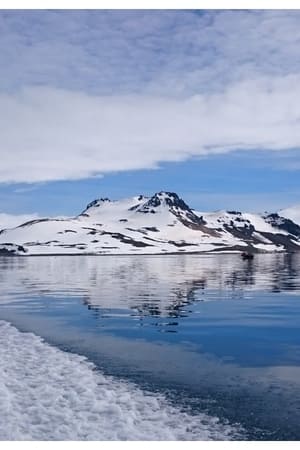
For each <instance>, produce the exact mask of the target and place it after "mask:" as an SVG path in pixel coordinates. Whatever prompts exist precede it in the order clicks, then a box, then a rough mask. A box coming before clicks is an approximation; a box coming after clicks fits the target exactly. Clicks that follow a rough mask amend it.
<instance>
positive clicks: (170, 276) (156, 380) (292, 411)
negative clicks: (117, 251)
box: [0, 254, 300, 440]
mask: <svg viewBox="0 0 300 450" xmlns="http://www.w3.org/2000/svg"><path fill="white" fill-rule="evenodd" d="M0 292H1V298H0V319H4V320H8V321H10V322H11V323H12V324H13V325H15V326H17V327H18V328H19V329H21V330H24V331H32V332H34V333H36V334H38V335H40V336H42V337H44V338H45V339H46V340H47V341H48V342H51V343H52V344H55V345H57V346H59V347H60V348H62V349H64V350H69V351H73V352H76V353H80V354H84V355H86V356H88V357H89V358H90V359H91V360H92V361H94V362H95V364H96V365H97V366H98V367H99V368H100V369H101V370H102V371H103V372H105V373H106V374H110V375H114V376H117V377H119V378H121V379H128V380H131V381H134V382H136V383H137V384H138V385H140V386H141V387H142V388H147V389H148V390H149V389H150V390H152V391H154V392H156V391H157V392H158V391H159V392H163V393H164V394H165V395H167V396H168V398H169V399H170V401H172V402H174V403H176V405H179V406H180V407H182V408H186V409H189V410H190V411H195V412H196V411H205V412H208V413H209V414H213V415H217V416H218V417H220V418H221V420H224V421H229V422H230V423H240V424H241V425H242V426H243V428H244V429H245V438H246V439H268V440H275V439H289V440H295V439H296V440H299V439H300V427H299V423H300V332H299V329H300V255H296V254H292V255H259V256H256V257H255V259H254V260H253V261H243V260H241V258H240V256H238V255H214V256H213V255H210V256H199V255H197V256H196V255H195V256H193V255H178V256H176V255H172V256H166V255H164V256H134V257H133V256H131V257H127V256H118V257H117V256H107V257H92V256H75V257H71V256H65V257H31V258H17V257H16V258H4V257H2V258H0Z"/></svg>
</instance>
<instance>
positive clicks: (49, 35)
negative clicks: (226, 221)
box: [0, 10, 300, 228]
mask: <svg viewBox="0 0 300 450" xmlns="http://www.w3.org/2000/svg"><path fill="white" fill-rule="evenodd" d="M299 48H300V11H298V10H293V11H289V10H276V11H275V10H260V11H255V10H236V11H230V10H219V11H216V10H215V11H214V10H201V11H193V10H187V11H184V10H173V11H172V10H159V11H155V10H151V11H147V10H96V11H91V10H89V11H87V10H76V11H72V10H65V11H64V10H26V11H25V10H24V11H22V10H13V11H9V10H0V55H1V71H0V136H1V141H0V142H1V145H0V157H1V164H0V222H1V225H2V226H1V227H0V228H2V227H3V226H4V225H5V224H6V223H8V224H9V225H12V224H13V223H14V221H15V220H16V221H18V220H19V219H20V217H17V218H15V217H14V216H15V215H22V219H25V218H31V217H32V218H35V217H38V216H54V215H75V214H78V213H80V212H81V211H82V210H83V209H84V208H85V206H86V204H87V203H88V202H90V201H91V200H93V199H95V198H100V197H109V198H111V199H118V198H122V197H124V196H125V197H126V196H132V195H136V194H140V193H143V194H145V195H152V194H153V193H155V192H158V191H161V190H168V191H175V192H177V193H178V194H179V195H180V196H181V197H182V198H183V199H184V200H185V201H186V202H187V203H188V204H189V205H190V206H191V207H192V208H195V209H198V210H203V211H207V210H217V209H238V210H244V211H258V212H263V211H275V210H278V209H281V208H285V207H287V206H290V205H293V204H297V203H300V183H299V181H298V179H299V172H300V126H299V125H300V58H299Z"/></svg>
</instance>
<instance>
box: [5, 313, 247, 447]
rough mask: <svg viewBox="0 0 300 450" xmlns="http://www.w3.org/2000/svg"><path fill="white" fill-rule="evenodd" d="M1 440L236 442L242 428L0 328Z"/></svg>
mask: <svg viewBox="0 0 300 450" xmlns="http://www.w3.org/2000/svg"><path fill="white" fill-rule="evenodd" d="M0 405H1V415H0V439H1V440H229V439H236V438H239V428H238V426H236V427H235V426H230V425H228V424H223V423H221V422H220V421H219V419H218V418H216V417H212V416H209V415H207V414H204V413H201V414H196V415H194V414H191V413H189V412H187V411H186V412H184V411H183V410H181V409H179V408H178V407H175V406H173V405H171V404H170V403H169V402H168V401H167V399H166V398H165V397H164V396H163V395H160V394H153V393H152V394H151V393H150V392H146V391H143V390H141V389H140V388H139V387H137V386H136V385H134V384H133V383H129V382H126V381H119V380H118V379H116V378H114V377H110V376H106V375H103V374H102V373H101V372H99V371H98V370H97V369H96V367H95V366H94V364H93V363H91V362H89V361H88V360H87V359H86V358H85V357H83V356H80V355H76V354H72V353H68V352H64V351H61V350H59V349H57V348H56V347H53V346H51V345H49V344H47V343H46V342H44V341H43V340H42V339H41V338H40V337H39V336H36V335H34V334H32V333H23V332H20V331H19V330H17V329H16V328H15V327H13V326H12V325H10V324H9V323H7V322H4V321H0Z"/></svg>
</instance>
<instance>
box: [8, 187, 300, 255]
mask: <svg viewBox="0 0 300 450" xmlns="http://www.w3.org/2000/svg"><path fill="white" fill-rule="evenodd" d="M299 250H300V226H299V224H297V223H295V222H293V221H292V220H291V219H289V218H287V217H283V216H282V215H281V214H280V213H279V214H278V213H275V214H268V215H265V216H261V215H258V214H248V213H241V212H239V211H218V212H213V213H207V212H205V213H204V212H203V213H202V212H197V211H194V210H192V209H191V208H190V207H189V206H188V205H187V204H186V203H185V202H184V201H183V200H182V199H181V198H179V197H178V195H177V194H175V193H172V192H159V193H156V194H155V195H153V196H152V197H151V198H149V197H144V196H142V195H140V196H137V197H133V198H129V199H124V200H120V201H110V200H109V199H107V198H104V199H98V200H94V201H93V202H91V203H90V204H89V205H88V206H87V208H86V209H85V210H84V211H83V212H82V213H81V214H79V215H78V216H76V217H71V218H63V219H62V218H54V219H46V218H45V219H39V220H32V221H30V222H26V223H23V224H21V225H19V226H18V227H15V228H11V229H6V230H2V231H0V253H1V254H20V255H38V254H137V253H144V254H161V253H189V252H228V251H230V252H232V251H238V252H239V251H251V252H282V251H299Z"/></svg>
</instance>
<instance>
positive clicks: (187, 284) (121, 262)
mask: <svg viewBox="0 0 300 450" xmlns="http://www.w3.org/2000/svg"><path fill="white" fill-rule="evenodd" d="M0 286H1V292H2V295H1V300H0V301H1V302H2V303H9V302H16V301H22V300H28V299H31V300H32V299H34V298H35V297H41V296H43V297H44V296H45V297H47V296H51V297H58V298H60V297H63V298H66V297H72V298H74V297H78V298H80V299H81V300H82V301H83V303H84V304H85V305H86V306H87V307H88V308H89V309H90V310H91V311H93V314H95V316H96V317H99V318H100V317H109V316H110V315H114V316H116V315H118V314H120V315H124V314H127V315H130V316H132V317H137V318H140V319H141V320H142V319H143V317H153V318H155V317H160V318H161V317H165V318H169V319H172V321H171V322H170V321H169V322H168V323H167V325H169V324H171V325H172V326H176V320H175V321H174V320H173V319H176V318H180V317H185V316H187V315H188V314H189V308H191V305H193V304H194V303H196V302H200V301H204V302H205V301H213V300H233V299H243V298H244V297H245V296H246V297H247V299H248V298H249V295H250V297H251V292H252V291H264V292H266V291H267V292H290V293H292V292H299V291H300V255H299V254H273V255H270V254H267V255H257V256H256V257H255V259H254V260H251V261H250V260H248V261H243V260H241V258H240V256H239V255H205V256H204V255H203V256H202V255H201V256H199V255H178V256H177V255H172V256H166V255H164V256H135V257H133V256H130V257H126V256H122V257H113V256H109V257H90V256H75V257H72V256H65V257H31V258H17V257H16V258H5V257H2V258H1V259H0ZM141 324H142V322H141Z"/></svg>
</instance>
